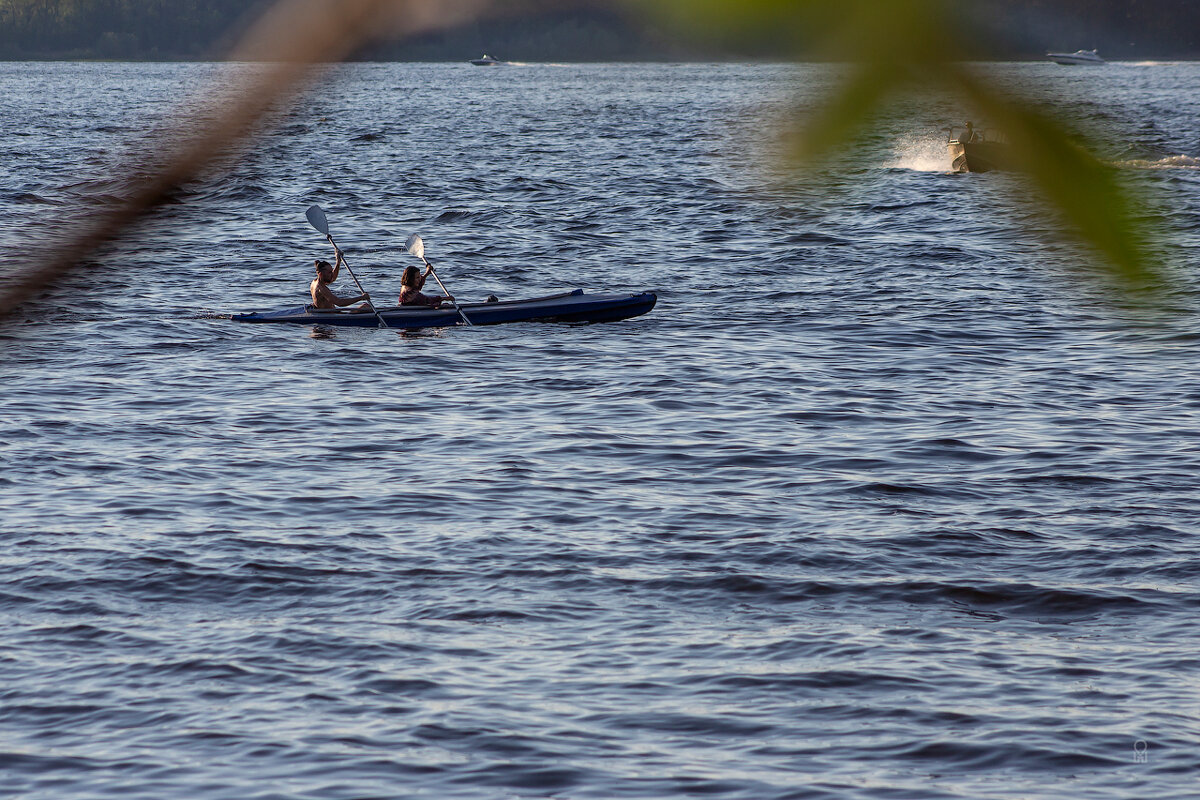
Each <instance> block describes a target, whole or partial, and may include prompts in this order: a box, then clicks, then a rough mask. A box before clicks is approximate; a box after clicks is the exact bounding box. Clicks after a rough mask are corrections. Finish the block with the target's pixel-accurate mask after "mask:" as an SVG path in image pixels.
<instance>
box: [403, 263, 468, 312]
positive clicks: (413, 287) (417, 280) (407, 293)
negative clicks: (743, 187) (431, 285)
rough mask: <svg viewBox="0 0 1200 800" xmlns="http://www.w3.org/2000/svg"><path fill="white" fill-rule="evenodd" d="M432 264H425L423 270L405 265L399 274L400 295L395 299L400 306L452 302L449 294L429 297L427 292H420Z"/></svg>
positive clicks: (434, 306) (431, 268)
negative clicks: (402, 271) (401, 273)
mask: <svg viewBox="0 0 1200 800" xmlns="http://www.w3.org/2000/svg"><path fill="white" fill-rule="evenodd" d="M432 270H433V267H432V266H426V267H425V272H423V273H422V272H421V270H419V269H417V268H416V267H406V268H405V270H404V274H403V275H401V276H400V297H399V299H398V300H397V301H396V302H397V303H398V304H399V305H402V306H430V307H431V308H438V307H439V306H441V304H442V303H443V302H447V303H453V302H454V298H453V297H451V296H450V295H445V296H442V295H438V296H436V297H431V296H429V295H427V294H421V289H423V288H424V287H425V279H426V278H428V277H429V273H430V271H432Z"/></svg>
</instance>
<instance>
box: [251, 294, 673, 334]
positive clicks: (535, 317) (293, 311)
mask: <svg viewBox="0 0 1200 800" xmlns="http://www.w3.org/2000/svg"><path fill="white" fill-rule="evenodd" d="M657 301H658V296H657V295H655V294H653V293H651V292H643V293H642V294H584V293H583V290H582V289H576V290H574V291H572V292H566V293H564V294H556V295H551V296H550V297H538V298H534V299H532V300H508V301H500V302H495V303H464V304H462V305H461V306H460V308H461V309H462V312H463V313H464V314H465V315H466V316H467V319H469V320H470V321H471V324H472V325H498V324H500V323H502V322H535V321H536V322H611V321H613V320H618V319H628V318H629V317H636V316H638V315H639V314H645V313H646V312H647V311H649V310H650V309H652V308H654V304H655V303H656V302H657ZM378 311H379V315H380V316H381V317H383V319H384V321H385V322H387V325H388V327H389V328H442V327H448V326H451V325H462V324H463V320H462V317H461V316H459V313H458V311H457V310H456V309H455V308H454V306H442V307H441V308H429V307H427V306H392V307H390V308H379V309H378ZM231 319H233V320H234V321H235V322H291V323H294V324H299V325H352V326H355V327H361V328H378V327H379V320H378V319H376V318H375V315H374V314H372V313H371V312H370V311H367V312H361V311H360V312H354V311H346V310H343V309H316V308H313V307H312V306H296V307H294V308H285V309H282V310H280V311H261V312H254V313H251V314H234V315H233V316H232V317H231Z"/></svg>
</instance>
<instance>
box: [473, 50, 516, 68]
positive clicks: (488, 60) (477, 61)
mask: <svg viewBox="0 0 1200 800" xmlns="http://www.w3.org/2000/svg"><path fill="white" fill-rule="evenodd" d="M471 63H472V64H474V65H475V66H477V67H500V66H503V65H505V64H507V63H508V62H507V61H501V60H500V59H498V58H492V57H491V56H489V55H488V54H487V53H484V54H483V58H472V59H471Z"/></svg>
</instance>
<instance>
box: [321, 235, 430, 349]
mask: <svg viewBox="0 0 1200 800" xmlns="http://www.w3.org/2000/svg"><path fill="white" fill-rule="evenodd" d="M325 238H326V239H328V240H329V243H330V244H331V245H333V249H334V250H337V251H338V252H341V250H340V248H338V246H337V243H336V242H334V241H333V237H332V236H330V235H329V234H328V233H327V234H325ZM342 263H343V264H345V265H346V272H349V273H350V278H351V279H352V280H353V281H354V285H355V286H357V287H358V293H359V294H366V291H365V290H364V289H363V287H362V284H361V283H359V282H358V276H357V275H355V274H354V270H352V269H350V262H349V261H347V260H346V256H345V255H343V256H342ZM438 283H441V281H438ZM367 307H368V308H370V309H371V311H372V312H373V313H374V314H375V319H377V320H379V327H381V328H386V327H387V326H388V324H387V323H386V322H384V320H383V315H382V314H380V313H379V310H378V309H376V308H375V304H374V303H372V302H371V301H370V300H369V299H368V300H367Z"/></svg>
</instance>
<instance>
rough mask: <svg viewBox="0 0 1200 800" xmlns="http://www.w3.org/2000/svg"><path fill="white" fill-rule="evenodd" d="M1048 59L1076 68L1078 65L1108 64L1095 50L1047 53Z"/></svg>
mask: <svg viewBox="0 0 1200 800" xmlns="http://www.w3.org/2000/svg"><path fill="white" fill-rule="evenodd" d="M1046 58H1048V59H1050V60H1051V61H1053V62H1054V63H1055V64H1062V65H1063V66H1075V65H1076V64H1084V65H1087V64H1091V65H1096V64H1107V63H1108V62H1107V61H1105V60H1104V59H1103V58H1101V57H1100V55H1099V54H1098V53H1097V52H1096V51H1095V50H1076V51H1075V52H1074V53H1046Z"/></svg>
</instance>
